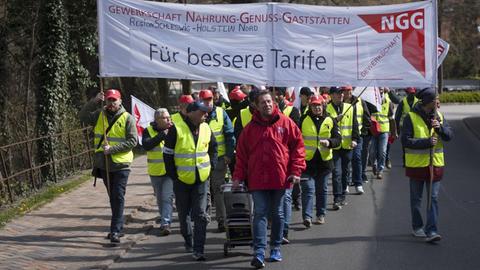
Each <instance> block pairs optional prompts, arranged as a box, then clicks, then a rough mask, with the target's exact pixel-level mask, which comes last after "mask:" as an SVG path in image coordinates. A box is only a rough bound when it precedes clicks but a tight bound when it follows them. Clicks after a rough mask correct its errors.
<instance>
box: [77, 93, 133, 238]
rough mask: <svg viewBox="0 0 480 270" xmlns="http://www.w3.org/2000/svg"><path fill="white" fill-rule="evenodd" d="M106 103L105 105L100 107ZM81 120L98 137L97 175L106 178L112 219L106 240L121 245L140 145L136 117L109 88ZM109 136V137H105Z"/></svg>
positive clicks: (86, 107)
mask: <svg viewBox="0 0 480 270" xmlns="http://www.w3.org/2000/svg"><path fill="white" fill-rule="evenodd" d="M103 100H106V105H105V106H104V107H103V108H98V105H100V104H101V102H102V101H103ZM79 115H80V120H81V121H82V122H84V123H86V124H88V125H93V126H94V128H93V132H94V134H95V138H94V140H93V143H94V147H95V161H94V164H93V167H94V170H95V171H96V172H97V174H96V176H98V177H100V178H102V179H103V183H104V184H105V187H106V188H107V192H108V195H109V198H110V209H111V210H112V219H111V223H110V233H109V234H108V235H107V238H108V239H110V241H111V242H112V243H120V237H121V236H122V235H123V234H122V230H123V223H124V217H123V210H124V207H125V191H126V189H127V181H128V175H129V174H130V164H131V163H132V161H133V152H132V149H133V147H135V146H136V145H137V128H136V126H135V118H134V117H133V116H132V115H130V114H129V113H128V112H127V111H126V110H125V108H124V107H123V105H122V95H121V94H120V91H118V90H116V89H109V90H107V91H106V92H105V93H103V92H100V93H98V94H97V96H96V97H95V98H93V99H91V100H90V101H89V102H88V103H87V104H85V105H84V106H83V108H82V110H81V111H80V114H79ZM105 135H106V137H105Z"/></svg>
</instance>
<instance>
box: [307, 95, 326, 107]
mask: <svg viewBox="0 0 480 270" xmlns="http://www.w3.org/2000/svg"><path fill="white" fill-rule="evenodd" d="M324 102H325V99H323V97H322V96H312V97H311V98H310V104H320V105H322V104H323V103H324Z"/></svg>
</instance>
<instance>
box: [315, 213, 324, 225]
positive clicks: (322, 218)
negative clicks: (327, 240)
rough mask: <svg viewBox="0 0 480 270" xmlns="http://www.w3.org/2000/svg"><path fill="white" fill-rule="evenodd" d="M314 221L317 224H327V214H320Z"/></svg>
mask: <svg viewBox="0 0 480 270" xmlns="http://www.w3.org/2000/svg"><path fill="white" fill-rule="evenodd" d="M314 223H315V224H317V225H322V224H325V216H324V215H320V216H318V217H317V219H316V220H315V222H314Z"/></svg>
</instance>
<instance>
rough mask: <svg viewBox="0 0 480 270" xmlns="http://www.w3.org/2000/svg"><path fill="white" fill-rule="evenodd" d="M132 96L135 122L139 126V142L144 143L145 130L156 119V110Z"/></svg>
mask: <svg viewBox="0 0 480 270" xmlns="http://www.w3.org/2000/svg"><path fill="white" fill-rule="evenodd" d="M131 97H132V114H133V116H134V117H135V124H136V126H137V133H138V143H139V144H142V134H143V130H144V129H146V128H147V127H148V125H150V122H153V121H154V114H155V110H154V109H153V108H152V107H150V106H148V105H147V104H145V103H143V102H142V101H141V100H140V99H138V98H136V97H134V96H133V95H132V96H131Z"/></svg>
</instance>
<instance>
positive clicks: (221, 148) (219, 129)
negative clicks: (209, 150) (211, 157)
mask: <svg viewBox="0 0 480 270" xmlns="http://www.w3.org/2000/svg"><path fill="white" fill-rule="evenodd" d="M215 112H216V113H217V119H211V120H210V123H208V125H209V126H210V128H211V129H212V132H213V136H215V139H216V140H217V145H218V157H222V156H224V155H225V135H224V134H223V124H224V123H223V109H222V108H220V107H217V108H216V110H215Z"/></svg>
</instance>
